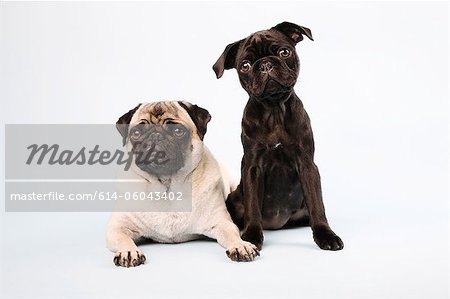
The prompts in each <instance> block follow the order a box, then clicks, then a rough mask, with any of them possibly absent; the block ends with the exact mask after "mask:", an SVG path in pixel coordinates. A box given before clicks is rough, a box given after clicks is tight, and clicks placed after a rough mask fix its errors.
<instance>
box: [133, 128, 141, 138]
mask: <svg viewBox="0 0 450 299" xmlns="http://www.w3.org/2000/svg"><path fill="white" fill-rule="evenodd" d="M139 137H141V131H139V129H133V130H132V131H131V139H133V140H137V139H139Z"/></svg>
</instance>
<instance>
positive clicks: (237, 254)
mask: <svg viewBox="0 0 450 299" xmlns="http://www.w3.org/2000/svg"><path fill="white" fill-rule="evenodd" d="M226 253H227V256H228V257H229V258H230V259H231V260H232V261H235V262H251V261H253V260H254V259H255V258H256V257H257V256H259V250H258V248H256V246H255V245H253V244H252V243H249V242H245V241H242V243H239V244H237V245H236V246H232V247H230V248H228V249H227V251H226Z"/></svg>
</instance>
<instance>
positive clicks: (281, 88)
mask: <svg viewBox="0 0 450 299" xmlns="http://www.w3.org/2000/svg"><path fill="white" fill-rule="evenodd" d="M293 86H294V84H291V83H290V82H280V80H279V79H277V78H276V77H272V76H268V77H267V79H266V80H265V82H264V84H262V88H261V89H260V90H259V91H257V92H256V93H254V95H255V96H256V97H257V98H259V99H261V100H270V101H272V100H277V99H278V100H281V99H283V98H285V97H287V96H288V95H289V94H290V93H291V91H292V88H293Z"/></svg>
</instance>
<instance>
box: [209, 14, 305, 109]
mask: <svg viewBox="0 0 450 299" xmlns="http://www.w3.org/2000/svg"><path fill="white" fill-rule="evenodd" d="M303 35H306V36H308V38H310V39H311V40H312V35H311V31H310V30H309V29H308V28H305V27H302V26H298V25H295V24H292V23H288V22H283V23H281V24H278V25H277V26H275V27H273V28H271V29H269V30H263V31H258V32H256V33H253V34H252V35H250V36H249V37H247V38H245V39H243V40H240V41H237V42H235V43H232V44H230V45H228V46H227V47H226V48H225V51H224V52H223V54H222V55H221V57H220V58H219V59H218V60H217V62H216V63H215V64H214V67H213V69H214V71H215V72H216V75H217V78H220V77H221V76H222V74H223V71H224V70H225V69H231V68H235V69H236V70H237V71H238V75H239V81H240V83H241V85H242V87H243V88H244V89H245V90H246V91H247V93H248V94H249V95H250V97H252V98H255V99H257V100H260V101H264V102H268V103H271V102H279V101H283V100H286V99H287V98H288V97H289V96H290V94H291V92H292V90H293V87H294V85H295V83H296V81H297V77H298V74H299V70H300V62H299V58H298V55H297V53H296V51H295V45H296V44H297V43H298V42H299V41H301V40H302V39H303Z"/></svg>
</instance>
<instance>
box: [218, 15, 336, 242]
mask: <svg viewBox="0 0 450 299" xmlns="http://www.w3.org/2000/svg"><path fill="white" fill-rule="evenodd" d="M303 35H306V36H307V37H308V38H309V39H310V40H313V38H312V35H311V30H309V29H308V28H305V27H302V26H298V25H296V24H292V23H288V22H283V23H281V24H278V25H276V26H275V27H273V28H271V29H269V30H263V31H259V32H256V33H254V34H252V35H250V36H249V37H247V38H245V39H242V40H240V41H237V42H235V43H232V44H229V45H228V46H227V47H226V48H225V51H224V52H223V54H222V55H221V56H220V58H219V59H218V60H217V62H216V63H215V64H214V66H213V69H214V71H215V73H216V75H217V78H220V77H221V76H222V75H223V72H224V70H227V69H232V68H235V69H237V71H238V74H239V81H240V82H241V85H242V87H243V88H244V89H245V90H246V91H247V93H248V94H249V96H250V99H249V100H248V103H247V105H246V107H245V110H244V115H243V118H242V134H241V140H242V144H243V147H244V157H243V158H242V165H241V182H240V184H239V186H238V187H237V189H236V190H235V191H234V192H232V193H231V194H230V195H229V196H228V199H227V208H228V210H229V212H230V214H231V216H232V218H233V221H234V222H235V223H236V224H237V225H238V226H239V227H240V228H241V229H243V234H242V239H244V240H246V241H249V242H251V243H253V244H255V245H256V246H257V247H258V248H259V249H261V247H262V244H263V240H264V236H263V229H280V228H283V227H286V226H291V225H293V226H302V225H310V226H311V228H312V231H313V236H314V241H315V242H316V243H317V245H319V247H320V248H322V249H326V250H340V249H342V248H343V247H344V244H343V242H342V240H341V239H340V238H339V237H338V236H337V235H336V234H335V233H334V232H333V231H332V230H331V228H330V226H329V225H328V221H327V218H326V216H325V208H324V205H323V201H322V191H321V186H320V175H319V170H318V168H317V166H316V164H315V163H314V140H313V132H312V129H311V124H310V120H309V117H308V114H307V113H306V111H305V109H304V108H303V104H302V102H301V101H300V99H299V98H298V97H297V95H296V94H295V92H294V85H295V83H296V81H297V77H298V74H299V69H300V62H299V58H298V55H297V53H296V51H295V45H296V44H297V43H298V42H300V41H301V40H302V39H303Z"/></svg>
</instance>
